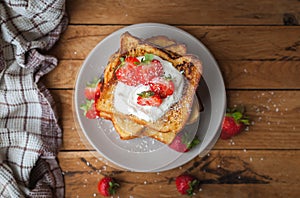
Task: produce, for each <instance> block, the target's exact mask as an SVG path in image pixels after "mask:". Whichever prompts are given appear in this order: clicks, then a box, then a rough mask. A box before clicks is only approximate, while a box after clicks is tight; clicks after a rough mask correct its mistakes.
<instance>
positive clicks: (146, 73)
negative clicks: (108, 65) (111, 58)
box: [116, 55, 163, 86]
mask: <svg viewBox="0 0 300 198" xmlns="http://www.w3.org/2000/svg"><path fill="white" fill-rule="evenodd" d="M145 57H147V61H145V60H143V61H142V62H138V59H137V58H136V57H127V58H126V59H125V61H124V62H122V63H121V65H120V66H119V68H118V69H117V70H116V77H117V79H118V80H119V81H120V82H123V83H125V84H127V85H129V86H136V85H139V84H146V83H148V82H149V81H151V80H152V79H153V78H155V77H157V76H161V75H163V67H162V64H161V63H160V62H159V61H158V60H156V59H153V60H151V61H150V58H149V57H151V56H150V55H148V56H146V55H145Z"/></svg>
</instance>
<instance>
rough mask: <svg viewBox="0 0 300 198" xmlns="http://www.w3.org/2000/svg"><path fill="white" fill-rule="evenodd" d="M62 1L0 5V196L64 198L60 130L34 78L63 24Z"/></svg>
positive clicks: (47, 66) (49, 64) (14, 0)
mask: <svg viewBox="0 0 300 198" xmlns="http://www.w3.org/2000/svg"><path fill="white" fill-rule="evenodd" d="M64 6H65V1H64V0H5V1H3V0H1V1H0V27H1V31H0V197H13V198H16V197H64V181H63V177H62V172H61V169H60V167H59V165H58V162H57V158H56V156H57V153H58V149H59V147H60V145H61V142H62V131H61V129H60V127H59V126H58V124H57V116H56V114H55V106H54V102H53V99H52V98H51V95H50V93H49V91H48V90H47V89H46V88H45V86H44V85H43V84H42V83H41V82H40V81H39V79H40V77H41V76H43V75H44V74H46V73H48V72H49V71H51V70H52V69H53V68H54V67H55V66H56V65H57V59H55V58H54V57H51V56H48V55H45V52H46V51H47V50H49V49H50V48H51V47H52V46H53V45H54V43H55V42H56V41H57V40H58V39H59V36H60V34H61V32H62V31H63V30H64V29H65V28H66V26H67V17H66V15H65V7H64Z"/></svg>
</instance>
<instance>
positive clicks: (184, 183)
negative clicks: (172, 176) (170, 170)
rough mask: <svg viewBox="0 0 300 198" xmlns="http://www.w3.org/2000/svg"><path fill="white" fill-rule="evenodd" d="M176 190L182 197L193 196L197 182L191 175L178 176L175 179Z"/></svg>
mask: <svg viewBox="0 0 300 198" xmlns="http://www.w3.org/2000/svg"><path fill="white" fill-rule="evenodd" d="M175 183H176V188H177V190H178V192H179V193H181V194H183V195H193V192H194V190H195V188H196V187H197V186H198V185H199V180H198V179H196V178H195V177H193V176H191V175H180V176H178V177H177V178H176V181H175Z"/></svg>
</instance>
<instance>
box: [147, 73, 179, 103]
mask: <svg viewBox="0 0 300 198" xmlns="http://www.w3.org/2000/svg"><path fill="white" fill-rule="evenodd" d="M149 86H150V90H151V91H153V92H155V93H157V94H158V95H160V97H161V98H166V97H168V96H170V95H172V94H173V93H174V90H175V85H174V83H173V81H172V79H171V77H165V76H164V77H156V78H154V79H153V80H151V81H150V83H149Z"/></svg>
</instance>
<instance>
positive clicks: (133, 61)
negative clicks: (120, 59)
mask: <svg viewBox="0 0 300 198" xmlns="http://www.w3.org/2000/svg"><path fill="white" fill-rule="evenodd" d="M125 62H126V63H129V64H132V65H138V64H140V63H141V62H140V61H139V59H137V58H136V57H132V56H129V57H126V58H125Z"/></svg>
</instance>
